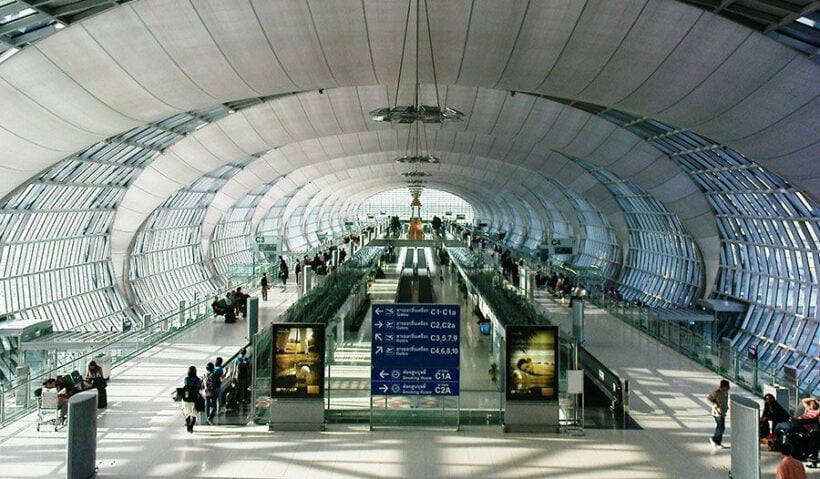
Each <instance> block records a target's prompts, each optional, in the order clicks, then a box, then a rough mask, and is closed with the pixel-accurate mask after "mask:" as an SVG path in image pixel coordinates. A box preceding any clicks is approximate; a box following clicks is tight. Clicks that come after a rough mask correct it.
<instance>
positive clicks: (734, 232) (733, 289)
mask: <svg viewBox="0 0 820 479" xmlns="http://www.w3.org/2000/svg"><path fill="white" fill-rule="evenodd" d="M601 116H602V117H604V118H607V119H609V120H610V121H613V122H615V123H617V124H619V125H621V126H624V127H625V128H627V129H629V130H631V131H632V132H633V133H635V134H636V135H638V136H640V137H642V138H644V139H645V140H646V141H648V142H649V143H651V144H653V145H654V146H656V147H657V148H658V149H660V150H661V151H663V152H664V153H666V154H667V155H669V156H670V157H671V158H672V159H674V160H675V161H676V162H677V163H678V164H679V165H680V166H681V168H682V169H683V170H684V171H686V172H687V173H689V175H690V176H691V177H692V179H693V180H694V181H695V183H696V184H697V185H699V186H700V188H701V189H702V190H703V191H704V193H705V194H706V198H707V200H708V201H709V203H710V205H711V206H712V208H713V209H714V211H715V216H716V218H717V226H718V231H719V233H720V238H721V254H720V267H719V271H718V276H717V280H716V284H715V292H714V296H715V297H717V298H727V299H731V300H735V301H741V302H743V303H746V304H748V305H749V308H748V310H747V313H746V316H745V318H744V320H743V323H742V324H741V326H740V332H739V333H738V334H737V336H736V337H735V338H734V340H733V347H734V348H736V349H737V350H738V351H746V350H747V349H748V348H749V347H750V346H752V345H754V346H757V350H758V361H759V365H760V367H761V368H764V369H773V370H780V369H782V368H783V366H791V367H794V368H795V369H796V371H797V376H798V379H799V381H800V383H801V384H802V385H803V387H804V388H805V389H806V390H808V391H813V393H814V394H815V395H816V394H818V393H820V364H818V357H820V322H818V317H817V303H818V297H820V286H818V270H819V269H820V252H818V244H820V209H818V206H817V204H816V203H815V202H813V201H812V200H811V199H809V198H808V197H807V196H806V195H804V194H803V193H801V192H800V191H798V190H796V189H795V188H794V187H792V186H791V185H789V183H788V182H787V181H785V180H783V179H782V178H780V177H778V176H777V175H775V174H773V173H772V172H770V171H768V170H766V169H765V168H763V167H761V166H760V165H757V164H755V163H754V162H752V161H751V160H749V159H747V158H745V157H744V156H743V155H741V154H740V153H738V152H736V151H734V150H732V149H731V148H727V147H725V146H722V145H718V144H716V143H715V142H713V141H711V140H709V139H707V138H704V137H702V136H700V135H697V134H695V133H693V132H691V131H688V130H685V129H680V128H674V127H672V126H670V125H666V124H663V123H661V122H658V121H655V120H651V119H640V118H636V117H634V116H630V115H628V114H626V113H623V112H614V113H613V112H611V111H607V112H605V113H602V114H601Z"/></svg>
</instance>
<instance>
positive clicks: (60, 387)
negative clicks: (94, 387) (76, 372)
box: [43, 377, 79, 418]
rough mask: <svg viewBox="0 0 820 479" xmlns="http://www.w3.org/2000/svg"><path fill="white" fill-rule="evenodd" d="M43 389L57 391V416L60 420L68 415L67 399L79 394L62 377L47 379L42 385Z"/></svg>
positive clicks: (77, 390)
mask: <svg viewBox="0 0 820 479" xmlns="http://www.w3.org/2000/svg"><path fill="white" fill-rule="evenodd" d="M43 387H44V388H49V389H50V388H55V389H57V394H59V399H58V406H57V411H58V412H59V414H58V415H59V416H60V417H61V418H62V417H65V416H66V414H67V413H68V399H69V398H70V397H71V396H73V395H74V394H75V393H77V392H79V389H77V387H75V386H74V385H73V384H69V383H67V382H65V380H63V378H62V377H58V378H57V379H54V378H49V379H48V380H46V382H44V383H43Z"/></svg>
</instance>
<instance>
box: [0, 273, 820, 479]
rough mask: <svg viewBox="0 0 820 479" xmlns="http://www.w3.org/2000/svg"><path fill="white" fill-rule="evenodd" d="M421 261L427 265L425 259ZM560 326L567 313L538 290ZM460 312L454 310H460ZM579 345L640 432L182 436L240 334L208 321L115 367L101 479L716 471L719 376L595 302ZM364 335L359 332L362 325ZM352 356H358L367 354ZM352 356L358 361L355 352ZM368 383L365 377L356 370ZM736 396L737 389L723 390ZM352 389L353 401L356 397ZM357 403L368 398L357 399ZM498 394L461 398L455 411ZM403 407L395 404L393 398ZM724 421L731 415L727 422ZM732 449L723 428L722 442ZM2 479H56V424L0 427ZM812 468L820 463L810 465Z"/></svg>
mask: <svg viewBox="0 0 820 479" xmlns="http://www.w3.org/2000/svg"><path fill="white" fill-rule="evenodd" d="M428 264H429V263H428ZM440 283H441V284H439V285H438V286H439V287H440V288H441V291H440V294H441V296H440V298H443V299H444V300H445V301H444V302H446V299H447V298H451V299H454V300H456V301H458V296H457V295H452V296H451V293H448V292H447V289H446V288H452V289H451V292H452V291H456V287H455V278H453V277H452V276H451V275H449V276H448V275H446V274H445V279H444V281H442V282H440ZM296 298H297V294H296V286H295V285H293V284H290V285H288V286H287V288H285V289H284V290H282V288H274V289H272V290H271V294H270V298H269V301H267V302H260V310H261V311H260V316H261V319H260V326H263V325H266V324H268V323H270V322H272V321H273V320H274V319H275V317H276V315H277V313H278V312H281V311H283V310H284V309H285V308H286V307H287V306H288V305H289V304H290V303H291V302H293V301H295V300H296ZM539 302H540V303H541V304H542V307H543V308H545V310H549V311H550V312H551V313H552V315H553V316H554V317H555V318H556V319H557V320H558V321H559V322H561V323H562V324H563V323H564V322H566V321H568V319H569V308H567V307H566V306H565V305H561V304H556V303H554V302H553V301H552V300H551V299H549V298H539ZM462 308H464V306H462ZM586 317H587V334H586V338H587V343H586V345H587V347H588V348H589V349H590V350H591V352H592V353H593V354H595V355H596V357H598V358H599V359H601V360H602V361H603V362H604V363H606V364H608V365H610V366H611V367H612V369H614V370H615V371H616V372H617V373H618V374H620V375H621V376H622V377H625V378H629V379H630V381H631V387H632V400H631V410H632V416H633V419H634V420H635V422H636V423H637V424H638V425H640V428H641V429H628V430H615V429H590V428H587V429H585V430H583V431H576V432H573V433H562V434H547V433H505V432H503V431H502V428H501V427H500V426H497V425H490V426H487V425H484V426H478V425H475V426H473V425H469V426H461V427H460V428H459V429H458V430H448V429H441V428H389V427H386V428H376V429H374V430H371V428H370V427H369V426H370V425H369V424H367V423H350V422H338V421H333V420H332V418H329V420H328V424H327V428H326V430H325V431H302V432H299V431H291V432H278V431H277V432H269V431H268V428H267V427H266V426H256V425H252V426H236V425H234V424H233V423H235V422H236V421H234V420H232V419H230V418H228V417H220V418H218V420H217V424H216V425H214V426H208V425H201V424H197V426H196V428H195V431H194V433H193V434H189V433H187V432H186V431H185V427H184V425H183V416H182V413H181V410H180V406H179V403H174V402H172V401H171V399H170V396H171V392H172V391H173V389H174V388H175V387H176V386H178V385H179V384H180V382H181V380H182V377H183V375H184V374H185V372H186V370H187V367H188V366H189V365H192V364H193V365H197V366H199V367H202V366H203V365H204V364H205V363H206V362H208V361H211V360H213V358H214V357H216V356H223V357H230V356H231V355H232V354H234V352H235V351H236V350H237V349H238V348H239V347H240V346H241V345H242V344H244V343H245V342H246V338H245V336H246V331H245V328H246V325H245V322H244V321H243V320H240V321H239V322H238V323H236V324H224V323H223V322H222V321H221V320H214V321H206V322H204V323H203V324H201V325H200V326H198V327H196V328H195V329H193V330H191V331H187V332H185V333H182V334H181V335H179V336H177V337H176V338H174V339H173V341H169V342H168V343H165V344H162V345H159V346H157V347H155V348H153V349H151V350H149V351H147V352H145V353H143V354H141V355H140V356H139V357H137V358H136V359H134V360H132V361H130V362H129V363H127V364H125V365H123V366H120V367H117V368H115V369H114V371H113V377H112V381H111V383H110V386H109V388H108V408H107V409H105V410H104V411H102V412H100V414H99V416H98V435H97V464H98V477H111V478H115V477H116V478H135V477H176V478H182V477H186V478H187V477H197V478H235V477H248V478H299V479H304V478H368V477H370V478H405V477H409V478H471V479H472V478H526V477H533V478H534V477H539V478H541V477H545V476H550V475H552V476H555V477H562V478H563V477H570V478H726V477H728V473H727V472H728V468H729V466H730V455H731V449H724V450H715V449H712V448H711V447H710V446H709V443H708V436H709V435H710V434H711V432H712V429H713V427H714V422H713V420H712V418H711V417H710V415H709V408H708V406H707V404H706V401H705V397H706V395H707V394H708V392H710V391H711V390H712V389H714V388H715V385H716V384H717V382H718V381H719V378H718V377H717V376H715V374H714V373H712V372H711V371H708V370H705V369H703V368H702V367H700V366H698V365H697V364H695V363H694V362H692V361H690V360H688V359H687V358H685V357H683V356H681V355H679V354H677V353H675V352H673V351H671V350H670V349H669V348H666V347H664V346H662V345H659V344H657V343H656V342H655V341H653V340H651V339H649V338H647V337H646V336H643V335H642V334H640V333H638V332H636V331H635V330H633V329H632V328H630V327H629V326H626V325H624V324H623V323H621V322H619V321H618V320H616V319H614V318H611V317H610V316H609V315H607V314H606V313H604V312H602V311H598V310H596V309H595V308H588V310H587V316H586ZM364 329H365V331H363V332H362V335H363V336H362V339H363V338H366V337H367V336H368V334H369V333H368V331H367V329H366V327H365V328H364ZM470 330H471V328H466V329H464V330H463V332H462V334H463V335H464V337H465V341H466V344H467V345H468V347H467V348H466V349H465V351H464V354H463V356H462V367H463V368H465V369H470V370H474V372H475V373H476V374H474V375H469V374H467V373H465V374H464V376H467V377H472V378H473V379H471V381H475V383H474V384H473V383H465V384H464V385H463V386H462V388H464V389H465V390H467V391H469V390H473V389H475V390H477V391H484V390H486V389H487V387H488V386H489V385H488V384H486V383H487V382H489V378H488V376H487V374H486V370H487V366H488V364H487V362H488V358H487V355H486V348H485V347H484V346H485V345H484V344H483V343H482V341H485V340H486V337H484V336H481V335H480V334H477V333H476V335H472V334H471V333H470V332H469V331H470ZM348 339H349V340H350V348H349V349H350V351H349V353H348V354H351V355H352V356H353V357H358V358H359V359H358V360H362V359H363V360H367V359H368V358H369V353H368V352H367V351H366V350H365V349H364V348H360V350H359V351H356V347H355V344H356V339H357V338H348ZM358 360H357V361H358ZM360 367H361V365H359V364H352V365H351V366H350V367H347V368H346V367H345V366H341V365H340V366H335V367H334V370H333V372H332V375H333V377H334V378H336V379H338V380H345V379H344V375H345V374H348V378H347V380H349V381H351V383H357V384H358V383H359V382H360V381H362V378H361V377H360V373H361V371H360V369H359V368H360ZM364 381H365V382H366V381H367V379H366V377H365V379H364ZM734 392H737V393H741V394H742V392H741V391H740V390H739V388H733V393H734ZM354 399H355V398H353V396H351V399H350V400H351V406H353V405H354V404H353V403H355V402H356V401H355V400H354ZM365 400H366V399H365ZM498 400H499V399H498V398H496V397H484V396H482V395H480V394H476V395H475V396H471V395H470V394H469V393H467V394H464V397H463V398H462V399H461V403H462V406H464V407H466V406H467V405H471V404H473V403H475V405H479V404H482V403H483V402H487V403H490V404H493V403H494V402H497V401H498ZM400 406H403V405H400ZM729 422H730V421H729ZM726 442H727V443H728V444H729V445H731V429H729V430H728V431H727V441H726ZM0 458H2V467H0V477H3V478H6V477H8V478H26V477H65V474H66V430H64V429H63V430H61V431H58V432H53V431H41V432H37V431H36V429H35V418H34V415H31V416H30V417H29V418H27V419H25V420H22V421H19V422H18V423H16V424H14V425H12V426H9V427H7V428H4V429H1V430H0ZM778 460H779V454H777V453H771V452H768V451H765V450H761V462H762V470H763V476H762V477H764V478H773V477H774V470H775V467H776V463H777V461H778ZM809 477H820V471H818V470H809Z"/></svg>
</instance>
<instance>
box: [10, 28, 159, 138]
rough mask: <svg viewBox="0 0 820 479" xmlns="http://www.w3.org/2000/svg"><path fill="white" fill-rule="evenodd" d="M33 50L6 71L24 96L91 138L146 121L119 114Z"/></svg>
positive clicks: (12, 83) (67, 73) (68, 74)
mask: <svg viewBox="0 0 820 479" xmlns="http://www.w3.org/2000/svg"><path fill="white" fill-rule="evenodd" d="M44 43H45V42H44ZM52 43H53V42H52ZM33 50H34V53H33V54H31V55H27V56H25V57H22V58H21V59H20V61H17V62H10V64H9V66H8V68H7V69H5V70H3V78H4V79H5V80H6V81H8V82H9V83H10V84H11V85H13V86H14V88H15V89H16V90H17V91H19V92H20V94H21V95H23V96H24V101H26V102H27V101H28V100H29V99H31V98H36V99H37V105H38V106H39V107H40V108H42V109H44V110H47V111H48V112H49V113H51V114H52V115H54V117H56V118H59V119H60V120H62V122H65V123H66V124H68V125H71V126H72V127H73V128H75V129H76V130H78V131H82V132H84V133H86V134H89V135H90V136H89V137H96V136H108V135H110V134H113V133H117V132H120V131H123V130H127V129H130V128H131V127H134V126H137V125H140V124H142V123H144V121H137V120H134V119H128V118H126V117H124V116H123V115H121V114H119V113H117V112H116V111H115V110H113V109H112V108H111V107H109V106H107V105H106V104H105V103H103V102H101V101H100V100H99V99H97V98H95V97H94V96H93V95H91V94H90V93H89V92H88V91H86V90H85V89H84V88H82V87H81V86H80V85H78V84H77V82H76V81H75V80H74V79H72V77H71V73H70V72H66V71H64V70H63V68H61V67H59V66H57V65H54V64H53V63H52V62H51V61H50V60H49V59H48V58H47V57H46V56H44V55H43V54H42V53H41V52H40V51H38V50H35V49H33ZM44 79H48V81H43V80H44ZM5 106H6V105H5V104H3V109H5ZM54 124H55V125H57V124H59V122H54Z"/></svg>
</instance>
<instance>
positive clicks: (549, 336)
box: [506, 325, 559, 401]
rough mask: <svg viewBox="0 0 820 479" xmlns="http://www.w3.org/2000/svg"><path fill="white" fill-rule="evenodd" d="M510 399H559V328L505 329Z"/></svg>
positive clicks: (530, 327) (522, 327) (513, 326)
mask: <svg viewBox="0 0 820 479" xmlns="http://www.w3.org/2000/svg"><path fill="white" fill-rule="evenodd" d="M506 336H507V338H506V340H507V357H506V361H507V362H506V367H507V371H506V372H507V399H508V400H529V401H533V400H556V399H558V339H559V338H558V328H557V327H556V326H517V325H509V326H507V327H506Z"/></svg>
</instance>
